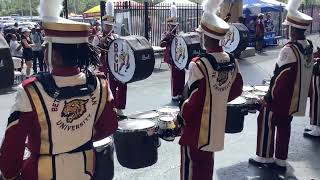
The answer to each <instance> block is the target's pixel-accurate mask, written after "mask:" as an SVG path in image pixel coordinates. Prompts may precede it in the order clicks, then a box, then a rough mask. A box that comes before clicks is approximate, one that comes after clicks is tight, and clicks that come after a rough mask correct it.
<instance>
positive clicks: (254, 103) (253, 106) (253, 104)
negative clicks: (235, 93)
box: [243, 92, 258, 113]
mask: <svg viewBox="0 0 320 180" xmlns="http://www.w3.org/2000/svg"><path fill="white" fill-rule="evenodd" d="M243 97H244V98H245V99H246V101H247V102H246V103H247V105H248V112H249V113H256V112H257V109H258V97H257V96H256V95H255V94H254V92H252V93H246V94H244V95H243Z"/></svg>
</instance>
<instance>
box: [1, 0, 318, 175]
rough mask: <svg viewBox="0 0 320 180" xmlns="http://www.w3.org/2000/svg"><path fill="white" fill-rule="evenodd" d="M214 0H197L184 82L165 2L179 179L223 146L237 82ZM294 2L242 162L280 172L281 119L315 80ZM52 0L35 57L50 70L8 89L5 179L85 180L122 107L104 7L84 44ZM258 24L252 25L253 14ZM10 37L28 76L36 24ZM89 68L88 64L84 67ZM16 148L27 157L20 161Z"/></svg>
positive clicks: (84, 32) (173, 19)
mask: <svg viewBox="0 0 320 180" xmlns="http://www.w3.org/2000/svg"><path fill="white" fill-rule="evenodd" d="M218 4H219V3H216V4H215V3H212V1H211V0H205V1H204V3H203V10H204V13H203V15H202V18H201V21H200V25H199V27H198V28H197V30H196V31H197V32H198V33H199V36H200V37H201V38H200V39H201V43H200V44H201V49H202V52H201V53H200V54H199V55H198V56H197V57H195V58H194V59H192V61H191V62H190V64H189V67H188V69H189V74H188V79H187V83H186V84H185V75H186V72H185V70H184V69H182V70H181V69H176V67H175V66H174V64H173V58H172V56H170V48H171V46H170V45H171V43H172V41H173V39H174V37H175V36H176V35H177V33H178V32H177V29H176V27H177V26H178V23H177V13H176V11H177V7H176V6H175V5H173V6H172V7H171V16H170V17H169V18H168V19H167V23H168V31H167V32H166V33H164V36H163V38H162V41H161V46H162V47H165V48H166V50H165V54H164V58H165V61H166V62H167V63H168V64H169V65H170V69H171V78H172V83H171V86H172V87H171V89H172V94H171V97H172V100H174V101H179V107H180V113H179V115H178V116H177V117H176V120H175V122H174V123H175V126H176V127H177V129H180V130H181V134H180V135H181V138H180V141H179V145H180V149H181V151H180V154H181V165H180V176H181V179H184V180H186V179H188V180H212V178H213V167H214V156H215V153H216V152H219V151H222V150H223V149H224V137H225V126H226V116H227V103H228V102H230V101H232V100H234V99H236V98H237V97H239V96H240V95H241V94H242V89H243V79H242V75H241V71H240V67H239V63H238V61H237V59H235V58H234V57H233V56H232V55H230V54H228V53H226V52H225V51H224V50H223V48H222V45H221V43H220V41H221V40H222V39H224V37H225V35H226V34H227V32H228V31H229V28H230V26H229V24H228V23H227V22H225V21H224V20H223V19H221V18H220V17H219V16H217V14H216V13H217V11H218V8H219V7H218ZM299 5H300V4H298V3H290V2H289V7H288V14H287V17H286V19H285V21H284V23H283V25H284V26H286V27H287V29H288V30H289V32H288V33H289V35H290V42H289V43H288V44H286V45H285V46H284V47H283V48H282V49H281V51H280V53H279V57H278V59H277V61H276V67H275V69H274V75H273V76H272V79H271V82H270V86H269V90H268V92H267V94H266V95H265V96H264V97H262V98H261V99H259V104H260V106H261V107H260V109H259V111H260V112H259V116H258V117H257V122H258V131H257V145H256V147H257V148H256V156H254V157H253V158H251V159H249V163H251V164H253V165H255V166H268V167H270V168H272V169H274V170H277V171H281V172H284V171H286V169H287V158H288V150H289V141H290V130H291V121H292V119H293V117H295V116H304V115H305V111H306V104H307V97H308V93H309V89H308V88H305V87H309V85H310V84H311V82H315V83H316V82H317V81H314V80H313V79H312V71H313V67H314V59H313V54H312V53H313V45H312V42H311V41H309V40H307V39H306V37H305V31H306V29H307V28H308V26H309V25H310V24H311V23H312V17H310V16H307V15H305V14H303V13H301V12H299V11H298V7H292V6H299ZM59 6H60V4H57V2H55V1H46V0H41V1H40V15H41V17H42V18H43V25H42V26H43V27H44V32H45V35H46V41H45V43H44V47H45V51H44V53H43V52H42V53H41V58H42V59H43V56H44V57H45V59H46V62H47V65H48V66H49V67H46V68H50V69H51V70H50V72H48V73H38V74H36V75H35V76H32V77H30V78H29V79H27V80H25V81H24V82H23V83H22V85H21V86H19V87H18V94H17V98H16V100H15V104H14V106H13V108H12V111H11V114H10V117H9V119H8V126H7V129H6V132H5V137H4V140H3V142H2V144H1V148H0V170H1V172H2V175H3V177H4V178H5V179H20V178H21V179H24V180H37V179H58V180H65V179H68V180H90V179H94V177H93V176H94V171H95V169H94V165H93V163H94V162H95V160H96V159H95V158H96V157H95V155H94V153H95V151H94V148H93V142H94V141H97V140H101V139H104V138H106V137H108V136H110V135H112V134H113V133H114V132H115V131H116V130H117V127H118V121H117V120H118V119H117V114H118V116H120V115H122V109H124V108H125V106H126V93H127V85H126V84H125V83H122V82H120V81H119V80H117V79H116V78H115V77H113V76H112V74H111V73H110V69H109V68H110V67H108V65H107V62H108V53H109V52H108V51H107V47H108V46H110V43H111V42H112V41H113V40H114V39H117V38H119V36H118V35H117V34H116V33H115V32H114V31H113V26H114V22H115V17H114V14H113V13H110V14H109V13H107V14H106V16H104V17H102V26H103V30H102V32H101V33H98V32H95V33H96V35H95V36H94V37H93V38H91V40H92V44H93V45H92V44H91V43H90V42H89V36H90V25H89V24H86V23H79V22H74V21H70V20H66V19H63V18H59V15H60V10H61V9H60V10H59V8H58V7H59ZM53 7H57V12H56V13H52V12H51V11H49V9H48V8H53ZM106 8H107V9H109V10H110V11H108V12H113V11H112V8H113V3H112V2H110V1H108V2H107V5H106ZM54 20H58V21H54ZM258 21H259V23H260V24H261V26H262V18H261V17H259V19H258ZM95 31H99V30H98V28H97V29H95ZM36 33H38V34H39V35H36ZM11 34H12V35H11V38H10V41H9V43H10V44H12V49H13V52H14V53H20V55H21V54H22V58H23V59H25V62H26V64H27V68H29V71H28V70H27V73H28V72H29V75H30V68H31V66H32V65H31V63H28V62H32V60H34V59H35V58H36V59H38V58H39V57H38V54H40V53H37V51H40V49H41V50H42V47H43V46H42V44H43V42H42V41H43V34H42V33H41V31H39V30H37V28H34V30H33V31H31V33H30V30H28V29H22V30H21V33H11ZM11 41H12V42H11ZM17 41H20V42H17ZM40 47H41V48H40ZM35 52H36V53H35ZM35 54H37V55H35ZM39 64H40V63H39ZM89 67H90V68H91V67H95V68H96V69H97V71H96V72H91V71H90V70H89ZM46 68H45V67H43V70H44V69H46ZM107 78H108V79H107ZM315 86H317V87H318V84H315ZM316 109H319V108H316ZM314 117H316V116H314ZM314 124H317V123H312V125H314ZM318 125H319V124H318ZM313 130H315V129H314V127H312V128H310V131H311V132H312V131H313ZM308 132H309V131H308ZM275 134H276V136H275ZM309 134H311V133H309ZM26 139H28V141H27V144H26ZM26 147H27V148H28V149H29V150H30V152H31V156H30V157H29V158H28V159H26V160H24V159H23V153H24V151H25V148H26Z"/></svg>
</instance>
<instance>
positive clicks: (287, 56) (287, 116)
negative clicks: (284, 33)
mask: <svg viewBox="0 0 320 180" xmlns="http://www.w3.org/2000/svg"><path fill="white" fill-rule="evenodd" d="M310 45H311V44H310V43H309V42H308V41H307V40H299V41H297V42H295V43H292V42H290V43H288V44H287V45H285V46H284V47H283V48H282V50H281V51H280V55H279V58H278V60H277V63H276V67H275V70H274V75H273V77H272V79H271V83H270V87H269V91H268V93H267V95H266V96H265V98H264V100H265V101H266V105H265V106H264V107H262V108H261V110H260V114H259V116H258V136H257V149H256V154H257V156H258V157H262V158H266V159H269V160H271V159H273V157H275V158H276V160H280V161H279V162H281V160H286V159H287V157H288V147H289V140H290V130H291V120H292V117H293V116H305V110H306V103H307V97H308V90H309V89H308V88H305V87H309V84H310V81H311V75H312V69H313V58H312V57H310V56H306V55H304V54H303V53H302V52H304V50H303V48H307V47H310ZM299 47H300V48H299ZM275 134H277V136H276V137H275ZM274 147H275V148H274ZM270 162H272V161H270ZM283 162H284V161H283ZM265 163H269V162H268V161H266V162H265ZM280 164H281V163H280ZM280 164H279V165H280ZM280 166H282V165H280Z"/></svg>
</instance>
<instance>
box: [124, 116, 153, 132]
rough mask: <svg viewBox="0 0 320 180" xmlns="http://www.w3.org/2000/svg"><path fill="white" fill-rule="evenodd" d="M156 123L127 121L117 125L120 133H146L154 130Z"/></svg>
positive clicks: (139, 120)
mask: <svg viewBox="0 0 320 180" xmlns="http://www.w3.org/2000/svg"><path fill="white" fill-rule="evenodd" d="M155 126H156V123H154V122H152V121H149V120H146V119H128V120H123V121H120V122H119V123H118V131H120V132H138V131H147V130H149V129H152V128H155Z"/></svg>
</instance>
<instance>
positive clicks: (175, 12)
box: [170, 4, 178, 17]
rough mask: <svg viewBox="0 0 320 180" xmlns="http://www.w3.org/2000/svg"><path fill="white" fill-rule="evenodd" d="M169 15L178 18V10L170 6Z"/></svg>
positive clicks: (174, 6) (173, 5)
mask: <svg viewBox="0 0 320 180" xmlns="http://www.w3.org/2000/svg"><path fill="white" fill-rule="evenodd" d="M170 15H171V17H178V8H177V6H176V5H175V4H172V5H171V8H170Z"/></svg>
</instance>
